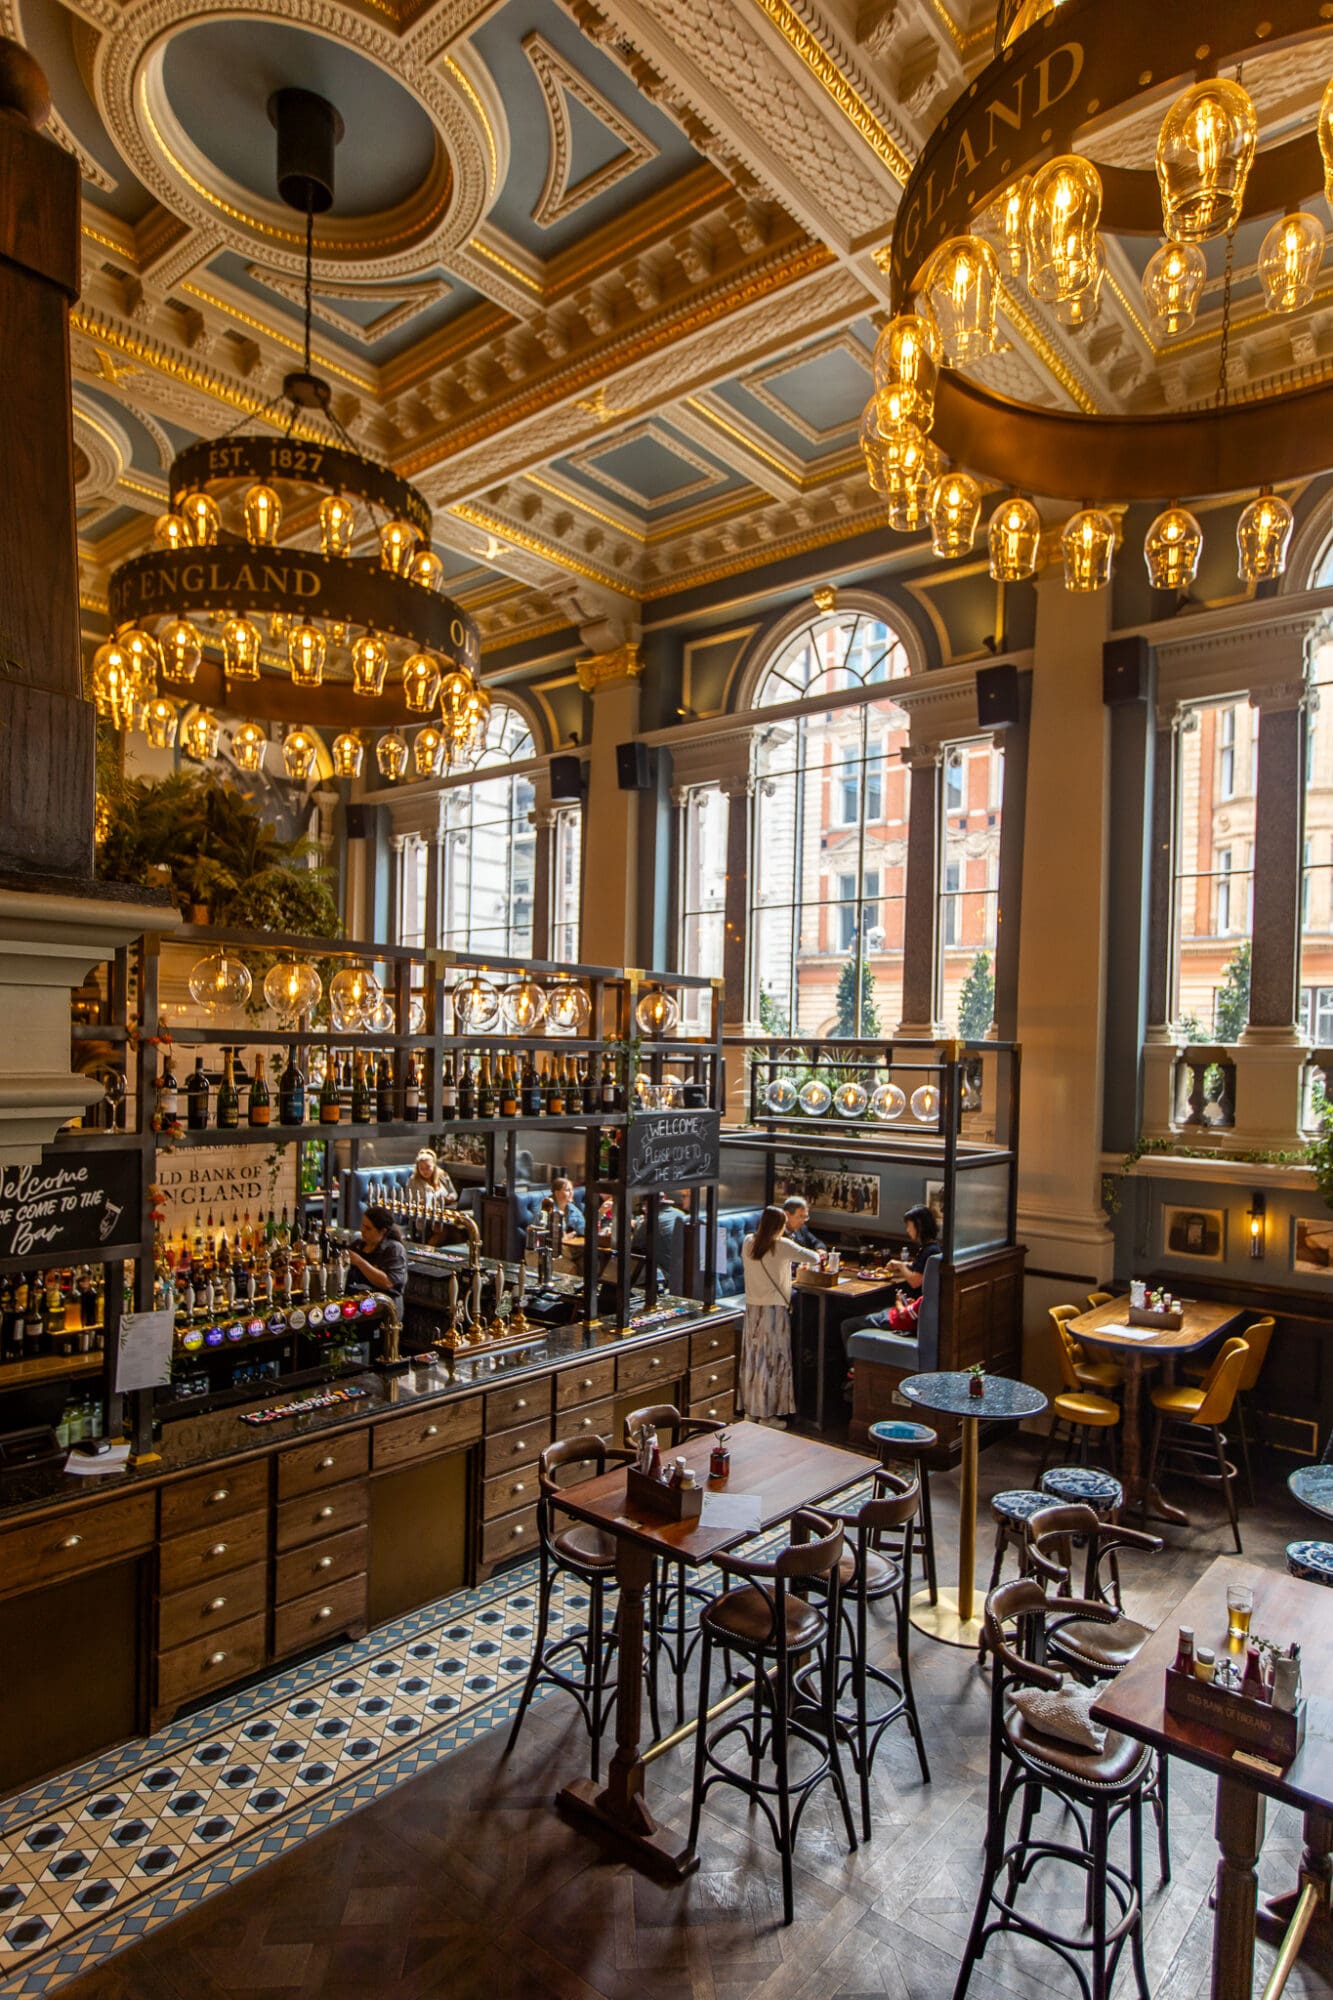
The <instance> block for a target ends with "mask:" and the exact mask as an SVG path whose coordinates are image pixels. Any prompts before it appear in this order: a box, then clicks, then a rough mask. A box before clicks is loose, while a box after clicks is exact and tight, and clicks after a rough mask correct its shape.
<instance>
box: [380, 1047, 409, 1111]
mask: <svg viewBox="0 0 1333 2000" xmlns="http://www.w3.org/2000/svg"><path fill="white" fill-rule="evenodd" d="M408 1068H409V1070H410V1068H411V1061H410V1058H409V1062H408ZM393 1114H394V1089H393V1071H392V1069H391V1068H390V1067H389V1052H388V1050H387V1049H384V1050H382V1051H381V1053H380V1066H379V1069H378V1070H377V1072H376V1075H375V1116H376V1118H378V1120H379V1122H380V1124H381V1125H392V1124H393Z"/></svg>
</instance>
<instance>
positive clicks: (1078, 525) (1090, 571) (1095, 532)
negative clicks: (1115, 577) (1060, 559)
mask: <svg viewBox="0 0 1333 2000" xmlns="http://www.w3.org/2000/svg"><path fill="white" fill-rule="evenodd" d="M1060 548H1061V551H1062V552H1063V555H1064V560H1065V589H1066V590H1075V591H1093V590H1100V589H1101V588H1102V587H1103V585H1104V584H1107V583H1109V582H1110V580H1111V558H1112V555H1113V554H1114V552H1115V522H1114V521H1113V520H1112V519H1111V516H1110V515H1109V514H1104V513H1103V512H1102V510H1101V508H1100V507H1085V508H1083V509H1082V511H1081V512H1080V513H1077V514H1071V515H1070V517H1069V519H1068V521H1066V523H1065V527H1064V532H1063V534H1062V535H1061V536H1060Z"/></svg>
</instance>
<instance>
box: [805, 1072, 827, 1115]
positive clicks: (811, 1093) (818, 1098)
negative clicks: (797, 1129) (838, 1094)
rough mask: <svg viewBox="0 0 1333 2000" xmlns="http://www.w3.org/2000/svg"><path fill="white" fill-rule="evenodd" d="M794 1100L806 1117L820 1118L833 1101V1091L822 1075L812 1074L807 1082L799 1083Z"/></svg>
mask: <svg viewBox="0 0 1333 2000" xmlns="http://www.w3.org/2000/svg"><path fill="white" fill-rule="evenodd" d="M796 1102H797V1103H798V1104H799V1105H800V1107H801V1109H802V1111H803V1112H804V1113H805V1115H806V1117H807V1118H822V1117H823V1116H824V1113H825V1112H826V1111H827V1110H828V1108H829V1106H830V1105H831V1104H832V1102H833V1092H832V1091H831V1090H830V1089H829V1087H828V1085H827V1084H826V1083H825V1081H824V1079H823V1077H822V1076H812V1077H811V1078H810V1081H809V1082H808V1083H804V1084H802V1085H801V1088H800V1090H799V1091H798V1092H797V1095H796Z"/></svg>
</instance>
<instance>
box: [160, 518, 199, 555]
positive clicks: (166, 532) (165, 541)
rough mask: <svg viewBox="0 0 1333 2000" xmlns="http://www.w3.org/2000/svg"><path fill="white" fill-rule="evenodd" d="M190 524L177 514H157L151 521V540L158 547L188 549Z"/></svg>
mask: <svg viewBox="0 0 1333 2000" xmlns="http://www.w3.org/2000/svg"><path fill="white" fill-rule="evenodd" d="M191 539H192V538H191V535H190V525H189V522H188V521H186V520H184V519H183V518H182V517H181V515H179V514H159V515H158V517H157V519H156V520H155V521H154V523H153V540H154V541H155V542H156V544H157V546H158V548H160V549H188V548H189V546H190V542H191Z"/></svg>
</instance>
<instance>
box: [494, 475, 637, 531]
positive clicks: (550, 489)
mask: <svg viewBox="0 0 1333 2000" xmlns="http://www.w3.org/2000/svg"><path fill="white" fill-rule="evenodd" d="M523 478H524V480H525V481H526V483H527V484H528V485H529V486H535V487H537V488H538V489H539V490H540V491H541V492H542V493H549V494H550V496H551V498H552V499H553V500H559V501H560V502H561V503H562V504H563V505H564V506H566V507H572V508H573V509H574V511H575V513H578V514H586V515H587V516H588V519H589V520H590V521H600V522H601V524H602V526H603V527H604V528H611V529H613V530H614V531H615V533H616V534H618V535H625V536H626V537H627V538H628V539H629V540H630V541H632V542H637V543H638V544H639V546H640V547H641V548H642V547H644V546H645V545H646V543H647V539H648V538H647V536H646V534H645V533H644V531H643V529H642V528H636V527H635V526H634V524H633V522H631V521H623V520H621V519H620V517H619V515H616V514H604V513H603V512H602V510H601V508H600V507H594V506H593V504H592V502H591V501H590V500H584V499H583V498H582V497H581V496H580V495H578V494H576V493H571V492H570V491H569V490H568V488H566V487H564V486H557V485H556V483H555V481H554V480H552V479H544V478H543V477H542V475H541V473H539V472H525V473H524V474H523Z"/></svg>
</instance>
